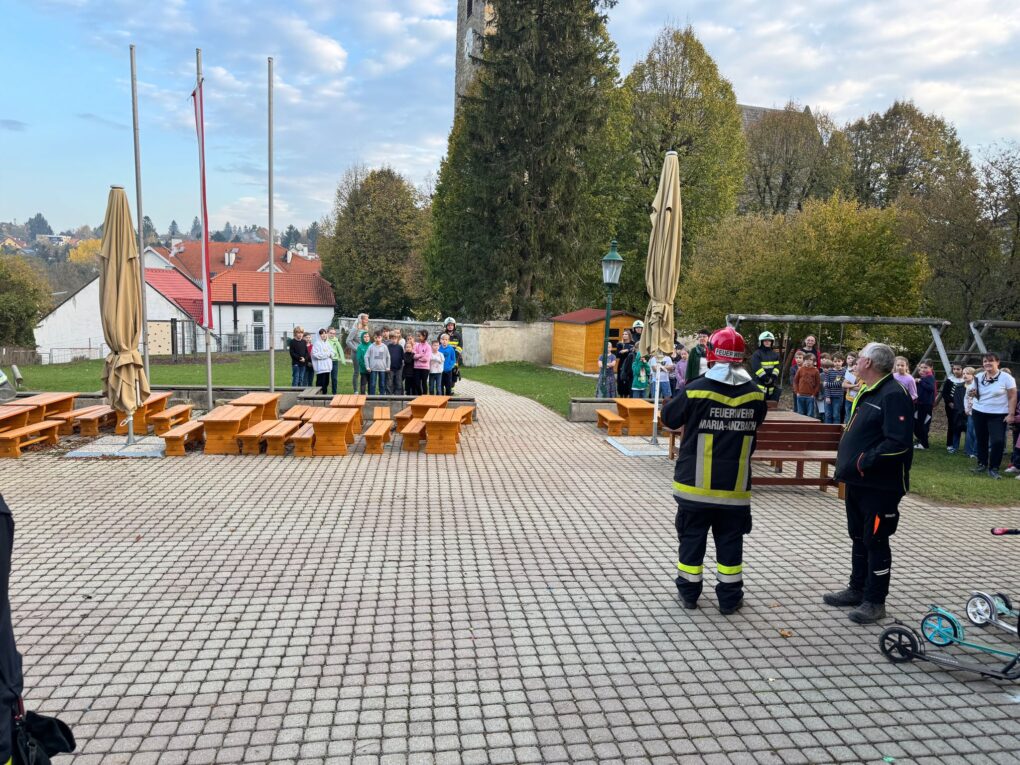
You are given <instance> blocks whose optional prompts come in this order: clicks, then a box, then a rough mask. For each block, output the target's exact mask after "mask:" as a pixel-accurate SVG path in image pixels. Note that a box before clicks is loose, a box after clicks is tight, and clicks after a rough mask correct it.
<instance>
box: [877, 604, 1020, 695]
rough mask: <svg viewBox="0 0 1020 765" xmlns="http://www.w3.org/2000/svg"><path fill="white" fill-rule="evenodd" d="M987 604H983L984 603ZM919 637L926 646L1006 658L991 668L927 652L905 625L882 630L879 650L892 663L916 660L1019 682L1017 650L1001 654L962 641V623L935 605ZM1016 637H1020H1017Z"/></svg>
mask: <svg viewBox="0 0 1020 765" xmlns="http://www.w3.org/2000/svg"><path fill="white" fill-rule="evenodd" d="M986 605H987V604H986ZM1018 630H1020V625H1018V626H1017V627H1016V628H1014V633H1017V631H1018ZM921 635H922V636H923V637H924V640H925V641H926V642H927V643H931V644H932V645H934V646H938V647H940V648H945V647H946V646H951V645H958V646H961V647H963V648H969V649H972V650H975V651H979V652H981V653H983V654H988V655H989V656H999V657H1002V658H1004V659H1006V662H1005V663H1004V664H1003V665H1002V666H1001V667H999V668H993V667H991V666H989V665H987V664H979V663H977V662H971V661H962V660H960V659H957V658H956V657H955V656H950V655H949V654H945V653H934V652H932V653H929V652H928V651H927V650H926V649H925V646H924V644H923V643H922V642H921V638H920V637H919V636H918V634H917V632H915V631H914V630H913V629H911V628H910V627H908V626H906V625H905V624H900V623H896V624H893V625H891V626H889V627H886V628H885V630H883V631H882V634H881V636H880V637H879V639H878V647H879V650H881V651H882V655H884V656H885V657H886V658H887V659H888V660H889V661H891V662H892V663H893V664H900V663H902V662H907V661H913V660H914V659H920V660H922V661H930V662H932V663H933V664H937V665H939V666H940V667H945V668H946V669H958V670H962V671H964V672H975V673H977V674H979V675H984V676H985V677H994V678H996V679H998V680H1018V679H1020V651H1005V650H1003V649H1001V648H993V647H992V646H988V645H982V644H981V643H974V642H971V641H969V640H967V638H966V633H965V632H964V629H963V623H962V622H961V621H960V619H959V618H957V616H956V615H955V614H953V613H952V612H950V611H947V610H946V609H944V608H940V607H939V606H935V605H932V606H929V607H928V613H926V614H925V615H924V617H923V618H922V619H921ZM1018 637H1020V634H1018Z"/></svg>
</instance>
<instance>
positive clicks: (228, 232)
mask: <svg viewBox="0 0 1020 765" xmlns="http://www.w3.org/2000/svg"><path fill="white" fill-rule="evenodd" d="M222 233H223V241H224V242H229V241H230V240H231V239H233V238H234V227H233V226H231V225H230V221H229V220H228V221H227V222H226V224H224V226H223V232H222Z"/></svg>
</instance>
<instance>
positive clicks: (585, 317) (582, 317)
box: [551, 308, 641, 324]
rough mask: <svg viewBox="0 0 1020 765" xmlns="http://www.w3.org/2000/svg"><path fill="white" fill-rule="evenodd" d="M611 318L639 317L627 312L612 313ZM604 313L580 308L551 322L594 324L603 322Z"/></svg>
mask: <svg viewBox="0 0 1020 765" xmlns="http://www.w3.org/2000/svg"><path fill="white" fill-rule="evenodd" d="M613 316H633V317H634V318H635V319H640V318H641V317H640V316H638V315H637V314H633V313H629V312H628V311H613ZM605 320H606V312H605V310H603V309H602V308H582V309H581V310H579V311H571V312H570V313H564V314H560V315H559V316H553V317H552V319H551V321H559V322H562V323H564V324H594V323H595V322H597V321H605Z"/></svg>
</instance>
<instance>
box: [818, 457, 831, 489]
mask: <svg viewBox="0 0 1020 765" xmlns="http://www.w3.org/2000/svg"><path fill="white" fill-rule="evenodd" d="M818 475H819V476H821V477H822V478H828V477H829V463H828V462H823V463H821V464H820V465H819V466H818ZM818 488H819V490H820V491H821V492H822V494H825V492H826V491H828V489H829V487H828V486H825V485H822V486H819V487H818Z"/></svg>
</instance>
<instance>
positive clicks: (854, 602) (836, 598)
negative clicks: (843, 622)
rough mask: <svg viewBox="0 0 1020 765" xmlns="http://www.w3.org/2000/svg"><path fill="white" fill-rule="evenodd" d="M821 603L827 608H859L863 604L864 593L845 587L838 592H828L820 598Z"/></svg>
mask: <svg viewBox="0 0 1020 765" xmlns="http://www.w3.org/2000/svg"><path fill="white" fill-rule="evenodd" d="M822 602H823V603H824V604H825V605H827V606H834V607H836V608H846V607H848V606H859V605H860V604H861V603H863V602H864V593H863V592H861V591H860V590H855V589H853V588H852V587H847V588H846V589H845V590H840V591H839V592H830V593H827V594H825V595H823V596H822Z"/></svg>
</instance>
